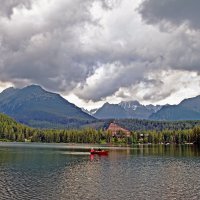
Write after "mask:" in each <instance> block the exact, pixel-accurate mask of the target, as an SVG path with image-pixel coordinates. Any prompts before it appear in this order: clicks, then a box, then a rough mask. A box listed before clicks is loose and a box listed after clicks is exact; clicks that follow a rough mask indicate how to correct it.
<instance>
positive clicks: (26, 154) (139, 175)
mask: <svg viewBox="0 0 200 200" xmlns="http://www.w3.org/2000/svg"><path fill="white" fill-rule="evenodd" d="M13 145H14V144H13ZM39 147H40V148H38V145H37V144H36V146H35V147H34V145H33V146H32V147H31V148H30V146H29V147H28V148H27V146H23V145H21V146H20V147H19V146H18V147H17V148H16V146H15V145H14V146H12V145H10V144H9V145H8V146H6V145H5V144H4V145H3V147H0V177H1V178H0V187H1V192H0V199H11V200H12V199H13V200H14V199H20V200H21V199H50V200H51V199H69V200H71V199H76V200H79V199H99V200H101V199H108V200H109V199H200V192H199V191H200V159H199V149H197V148H196V147H194V146H192V145H185V146H184V145H179V146H171V145H166V146H165V145H154V146H147V145H139V146H133V147H131V148H130V147H123V148H113V147H112V148H111V147H105V148H107V149H109V155H108V156H106V157H101V156H95V155H92V156H90V155H89V154H88V151H89V149H90V146H87V147H85V146H84V148H83V149H81V146H79V147H78V148H76V147H73V148H68V147H66V148H64V146H63V145H61V146H60V147H59V145H57V146H56V147H55V148H54V145H50V146H46V145H45V147H48V148H42V147H41V146H40V145H39Z"/></svg>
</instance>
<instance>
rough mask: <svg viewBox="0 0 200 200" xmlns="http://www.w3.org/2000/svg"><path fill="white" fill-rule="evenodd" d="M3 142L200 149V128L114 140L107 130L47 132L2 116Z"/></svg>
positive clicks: (142, 132)
mask: <svg viewBox="0 0 200 200" xmlns="http://www.w3.org/2000/svg"><path fill="white" fill-rule="evenodd" d="M0 141H9V142H15V141H16V142H45V143H96V144H138V143H144V144H147V143H151V144H161V143H164V144H166V143H170V144H186V143H193V144H197V145H200V127H199V126H197V127H194V128H190V129H181V130H167V129H165V130H159V131H158V130H138V131H135V130H134V131H131V132H130V136H129V137H127V136H126V135H125V134H124V133H123V132H120V131H119V132H118V133H117V135H115V136H113V135H112V134H111V133H110V131H106V130H104V129H98V130H96V129H93V128H87V127H86V128H83V129H77V130H76V129H71V130H53V129H52V130H43V129H35V128H30V127H28V126H25V125H22V124H20V123H17V122H16V121H14V120H13V119H11V118H10V117H8V116H6V115H3V114H0Z"/></svg>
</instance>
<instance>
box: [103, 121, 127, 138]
mask: <svg viewBox="0 0 200 200" xmlns="http://www.w3.org/2000/svg"><path fill="white" fill-rule="evenodd" d="M107 131H110V132H111V133H112V135H113V136H114V135H116V134H117V133H118V132H119V131H121V132H123V133H125V134H126V136H130V131H129V130H127V129H125V128H122V127H121V126H119V125H117V124H115V123H111V124H110V125H109V127H108V129H107Z"/></svg>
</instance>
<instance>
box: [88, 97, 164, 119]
mask: <svg viewBox="0 0 200 200" xmlns="http://www.w3.org/2000/svg"><path fill="white" fill-rule="evenodd" d="M161 108H162V106H160V105H157V106H154V105H151V104H150V105H147V106H145V105H142V104H140V103H139V102H138V101H122V102H121V103H119V104H109V103H105V104H104V105H103V106H102V107H101V108H99V109H98V110H96V112H95V113H94V114H93V116H94V117H96V118H98V119H148V118H149V117H150V115H151V114H153V113H155V112H157V111H158V110H160V109H161ZM91 114H92V113H91Z"/></svg>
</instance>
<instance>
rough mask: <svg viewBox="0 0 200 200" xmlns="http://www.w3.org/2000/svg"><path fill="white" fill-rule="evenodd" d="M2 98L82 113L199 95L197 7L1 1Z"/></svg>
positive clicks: (168, 2)
mask: <svg viewBox="0 0 200 200" xmlns="http://www.w3.org/2000/svg"><path fill="white" fill-rule="evenodd" d="M0 5H1V6H0V91H2V90H3V89H5V88H7V87H10V86H14V87H18V88H22V87H25V86H27V85H30V84H38V85H40V86H42V87H43V88H45V89H46V90H49V91H52V92H57V93H60V94H61V95H62V96H63V97H65V98H66V99H67V100H69V101H70V102H72V103H74V104H76V105H77V106H79V107H84V108H87V109H92V108H96V107H100V106H101V105H103V104H104V103H105V102H109V103H119V102H120V101H130V100H138V101H139V102H141V103H142V104H154V105H155V104H167V103H169V104H177V103H179V102H180V101H181V100H183V99H185V98H190V97H194V96H197V95H200V20H199V19H200V12H199V10H200V1H199V0H190V1H188V0H6V1H5V0H0Z"/></svg>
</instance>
